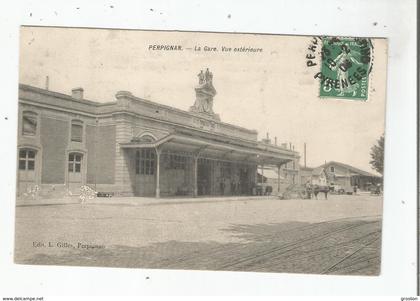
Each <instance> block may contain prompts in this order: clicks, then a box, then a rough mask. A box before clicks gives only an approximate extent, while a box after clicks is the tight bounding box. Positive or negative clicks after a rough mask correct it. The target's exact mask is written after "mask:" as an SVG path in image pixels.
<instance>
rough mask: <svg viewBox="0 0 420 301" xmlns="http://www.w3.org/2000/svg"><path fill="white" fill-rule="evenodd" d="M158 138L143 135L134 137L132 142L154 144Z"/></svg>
mask: <svg viewBox="0 0 420 301" xmlns="http://www.w3.org/2000/svg"><path fill="white" fill-rule="evenodd" d="M155 140H156V138H155V137H154V136H152V135H151V134H143V135H141V136H140V137H134V138H133V139H131V142H153V141H155Z"/></svg>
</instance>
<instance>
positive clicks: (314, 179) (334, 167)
mask: <svg viewBox="0 0 420 301" xmlns="http://www.w3.org/2000/svg"><path fill="white" fill-rule="evenodd" d="M300 178H301V182H302V184H305V183H311V184H317V185H329V186H333V185H337V186H340V187H342V188H343V189H346V190H348V191H350V190H352V187H354V186H355V185H357V187H358V188H359V189H362V190H368V189H369V187H370V186H371V185H376V184H378V183H382V177H380V176H378V175H375V174H373V173H370V172H367V171H364V170H361V169H359V168H356V167H353V166H351V165H348V164H344V163H340V162H335V161H331V162H328V163H325V164H323V165H321V166H318V167H316V168H310V167H301V168H300Z"/></svg>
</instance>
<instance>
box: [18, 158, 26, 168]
mask: <svg viewBox="0 0 420 301" xmlns="http://www.w3.org/2000/svg"><path fill="white" fill-rule="evenodd" d="M25 169H26V161H25V160H19V170H25Z"/></svg>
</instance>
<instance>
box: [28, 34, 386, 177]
mask: <svg viewBox="0 0 420 301" xmlns="http://www.w3.org/2000/svg"><path fill="white" fill-rule="evenodd" d="M310 41H311V38H310V37H302V36H300V37H294V36H269V35H239V34H211V33H179V32H142V31H133V30H131V31H124V30H103V29H96V30H94V29H63V28H30V27H23V28H22V30H21V44H20V82H21V83H24V84H29V85H33V86H36V87H41V88H44V87H45V78H46V76H47V75H48V76H49V83H50V84H49V88H50V90H52V91H57V92H61V93H66V94H70V93H71V89H72V88H75V87H83V88H84V90H85V92H84V93H85V98H86V99H89V100H94V101H98V102H108V101H114V100H115V94H116V92H117V91H121V90H126V91H130V92H132V93H133V94H134V95H135V96H138V97H142V98H146V99H149V100H152V101H155V102H158V103H162V104H165V105H169V106H173V107H176V108H179V109H183V110H188V108H189V107H190V106H191V105H192V104H193V103H194V100H195V92H194V86H195V85H196V84H197V81H198V79H197V74H198V73H199V71H200V70H201V69H205V68H209V69H210V71H212V72H213V83H214V87H215V88H216V90H217V95H216V97H215V98H214V108H213V109H214V111H215V112H216V113H218V114H219V115H220V117H221V120H222V121H224V122H228V123H232V124H235V125H239V126H244V127H247V128H250V129H255V130H257V131H258V132H259V138H263V137H264V136H265V134H266V132H269V133H270V137H271V138H274V136H277V137H278V141H279V143H281V142H287V143H289V142H292V144H294V145H295V149H296V150H298V151H300V152H301V155H302V158H301V163H302V164H303V144H304V142H306V144H307V165H308V166H311V167H315V166H318V165H320V164H322V163H324V162H325V161H340V162H343V163H347V164H350V165H353V166H356V167H359V168H362V169H364V170H367V171H372V169H371V167H370V165H369V161H370V156H369V152H370V148H371V146H372V145H373V144H374V143H375V142H376V140H377V139H378V138H379V136H380V135H381V134H382V133H383V132H384V117H385V103H386V101H385V84H386V41H385V40H374V41H373V42H374V66H373V71H372V73H371V74H370V83H369V85H370V86H369V90H370V92H369V99H368V101H367V102H359V101H351V100H338V99H320V98H319V97H318V95H319V82H317V81H315V80H314V79H313V76H314V74H315V73H316V72H317V71H318V70H319V67H312V68H308V67H307V66H306V59H305V55H306V53H307V47H308V46H309V44H310ZM155 44H157V45H161V44H165V45H166V44H169V45H181V46H182V47H183V49H184V51H151V50H149V45H155ZM195 46H201V47H202V48H203V47H204V46H210V47H217V48H218V51H217V52H204V51H201V52H198V51H197V52H196V51H194V50H193V49H194V47H195ZM222 46H226V47H232V48H234V47H241V46H245V47H254V48H262V49H263V52H262V53H233V52H230V53H224V52H222V51H221V47H222ZM186 48H193V49H191V50H186ZM316 68H318V69H316Z"/></svg>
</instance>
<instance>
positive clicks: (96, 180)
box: [17, 70, 299, 197]
mask: <svg viewBox="0 0 420 301" xmlns="http://www.w3.org/2000/svg"><path fill="white" fill-rule="evenodd" d="M198 77H199V81H198V85H197V86H196V87H195V92H196V100H195V103H194V104H193V105H192V106H191V107H190V109H189V110H188V111H186V110H180V109H177V108H174V107H170V106H166V105H162V104H159V103H156V102H152V101H149V100H146V99H142V98H139V97H136V96H134V95H132V94H131V93H130V92H128V91H119V92H117V93H116V95H115V101H113V102H107V103H103V102H96V101H91V100H87V99H85V98H84V96H83V89H82V88H76V89H73V90H72V93H71V95H67V94H62V93H58V92H53V91H50V90H48V89H41V88H37V87H33V86H29V85H25V84H20V86H19V122H18V127H19V128H18V149H17V152H18V156H17V157H18V158H17V160H18V162H17V166H18V175H17V182H18V183H17V193H18V196H19V195H22V194H23V193H25V192H27V191H28V190H31V189H33V187H38V188H39V194H40V195H41V196H47V195H59V194H60V193H61V194H66V193H70V194H78V193H79V192H80V187H81V186H84V185H87V186H89V187H91V188H92V189H94V190H95V191H97V192H104V193H112V194H114V195H120V196H156V197H161V196H176V195H186V196H200V195H203V196H213V195H252V194H254V193H255V187H257V186H258V168H260V169H261V170H264V169H265V168H266V167H267V166H269V167H271V168H274V169H277V170H278V175H279V181H280V174H281V172H280V171H281V170H282V168H283V169H284V168H285V166H286V164H287V163H289V164H288V165H287V168H288V169H290V168H291V166H299V164H298V160H299V154H298V153H297V152H295V151H294V150H293V149H290V148H288V147H287V146H285V145H277V139H276V140H275V142H273V143H272V142H271V141H270V139H267V138H266V139H264V141H259V140H258V133H257V132H256V131H255V130H250V129H246V128H243V127H239V126H236V125H232V124H229V123H225V122H223V121H221V118H220V116H219V115H218V114H216V113H214V112H213V98H214V96H215V95H216V90H215V88H214V87H213V83H212V78H213V75H212V73H211V72H210V71H209V70H206V71H205V72H203V71H201V72H200V74H199V75H198ZM256 118H258V117H256ZM291 162H294V163H293V164H292V163H291ZM279 187H280V185H279Z"/></svg>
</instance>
